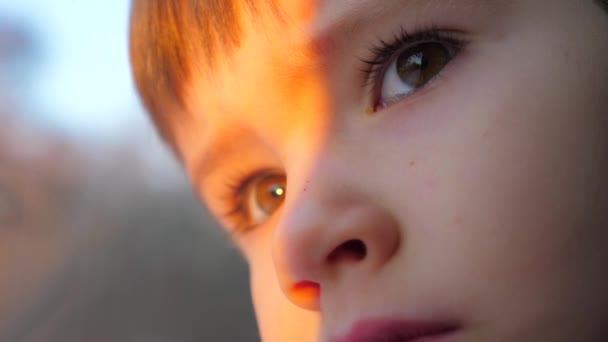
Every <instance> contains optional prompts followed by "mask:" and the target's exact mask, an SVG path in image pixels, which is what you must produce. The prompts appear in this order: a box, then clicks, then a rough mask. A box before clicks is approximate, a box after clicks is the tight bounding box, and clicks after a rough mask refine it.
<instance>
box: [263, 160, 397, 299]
mask: <svg viewBox="0 0 608 342" xmlns="http://www.w3.org/2000/svg"><path fill="white" fill-rule="evenodd" d="M350 174H351V176H348V175H349V173H348V172H347V170H340V168H331V167H329V168H325V167H317V168H316V170H315V171H313V172H311V173H309V175H308V176H309V177H305V178H304V179H303V180H302V181H299V182H298V184H297V185H295V186H291V185H293V184H290V185H289V186H288V189H289V190H288V196H287V200H286V202H285V203H284V205H285V206H284V208H283V213H282V217H281V220H280V222H279V223H278V225H277V228H276V230H275V233H274V237H273V258H274V262H275V267H276V269H277V274H278V275H279V281H280V283H281V288H282V289H283V292H284V293H285V295H286V296H287V297H288V298H289V300H291V301H292V302H293V303H294V304H296V305H298V306H300V307H303V308H306V309H310V310H319V306H320V298H321V296H323V290H324V289H325V288H329V287H331V288H334V289H337V288H339V287H340V286H344V285H345V284H350V285H349V286H352V284H356V283H358V282H359V281H370V280H371V281H373V276H374V274H375V273H377V272H378V271H379V270H380V269H382V268H383V266H385V265H386V264H387V263H388V262H389V261H390V260H391V259H392V258H393V256H394V255H395V254H396V253H397V251H398V250H399V246H400V245H401V243H400V241H401V238H402V237H401V233H400V229H399V222H398V220H397V218H396V217H395V216H393V215H392V214H391V212H390V210H388V209H386V208H384V207H383V206H382V204H381V203H378V202H376V201H374V198H378V196H379V195H380V194H378V191H379V190H378V189H377V188H374V187H373V184H366V182H365V180H364V179H357V178H358V177H356V176H354V177H353V176H352V172H351V173H350ZM371 182H373V179H372V180H371ZM368 183H370V182H368ZM294 192H295V193H294ZM290 196H291V197H290Z"/></svg>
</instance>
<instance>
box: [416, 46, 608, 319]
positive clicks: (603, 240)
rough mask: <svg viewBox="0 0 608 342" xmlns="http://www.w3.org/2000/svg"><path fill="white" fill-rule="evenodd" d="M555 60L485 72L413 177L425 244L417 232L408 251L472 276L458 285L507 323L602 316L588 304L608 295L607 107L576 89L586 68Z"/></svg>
mask: <svg viewBox="0 0 608 342" xmlns="http://www.w3.org/2000/svg"><path fill="white" fill-rule="evenodd" d="M494 62H495V63H498V64H502V63H504V64H505V65H508V61H507V60H504V61H501V60H499V59H497V60H495V61H494ZM562 62H563V63H560V61H555V60H554V61H552V62H550V63H549V62H546V61H544V60H543V59H542V58H540V57H539V58H538V59H537V60H535V59H534V58H532V59H529V60H528V61H527V63H528V64H526V65H522V66H520V67H519V68H517V69H514V70H503V71H501V70H491V69H488V70H487V71H488V72H487V73H485V74H484V75H479V78H478V79H476V80H475V79H474V80H471V82H470V85H471V87H470V88H468V89H460V90H457V91H455V92H454V93H453V94H452V95H450V99H449V100H446V102H444V103H443V104H442V108H443V109H444V113H447V114H449V115H446V117H449V119H446V120H444V122H442V123H441V124H445V122H448V121H450V122H449V126H448V125H444V126H442V127H441V128H440V129H438V130H437V131H441V135H439V134H437V136H436V138H437V139H438V140H435V142H433V143H432V144H431V143H429V144H428V147H429V148H428V149H426V151H432V152H433V154H432V155H431V156H430V157H429V158H428V160H427V161H426V166H425V165H421V167H424V168H422V169H421V171H420V172H419V173H416V174H414V177H415V178H414V179H413V183H414V184H415V185H414V186H415V187H416V188H417V189H419V190H418V193H421V194H423V195H424V197H423V198H426V200H425V201H424V202H421V203H420V204H417V203H414V204H413V205H414V206H417V208H418V211H419V212H423V213H424V215H421V216H420V217H421V218H420V225H421V226H424V227H426V228H427V230H426V231H425V232H424V234H427V235H425V236H424V237H420V238H418V236H422V234H418V235H416V234H417V233H416V232H413V233H412V234H413V235H412V239H418V240H416V241H417V242H419V243H418V246H419V247H416V246H417V244H416V243H415V241H412V246H414V247H412V248H413V249H415V251H413V252H412V253H417V254H418V256H419V258H420V259H426V260H429V259H431V260H432V259H433V258H437V257H438V255H440V256H439V257H440V258H445V259H447V260H450V261H451V263H450V265H451V269H452V271H453V273H454V274H459V275H462V274H466V275H468V276H467V277H463V276H460V277H459V280H458V282H461V283H462V284H460V287H462V288H465V289H469V290H467V291H468V292H467V293H468V295H469V296H470V297H471V298H478V299H479V302H480V303H481V304H480V305H487V307H486V311H487V312H488V313H489V315H494V314H495V315H496V318H497V319H502V320H505V321H508V320H512V321H518V322H520V323H521V324H528V323H523V321H526V322H539V321H543V320H544V321H549V320H551V319H554V318H555V319H557V318H556V317H558V316H559V315H562V316H563V315H567V314H568V311H571V312H574V313H577V315H579V314H580V316H576V317H582V316H584V315H583V312H594V313H593V314H591V316H593V315H595V314H596V313H598V312H603V313H599V314H597V315H595V317H600V315H602V314H605V313H606V312H605V311H606V309H601V308H599V307H598V305H596V304H594V303H597V302H602V301H604V302H605V300H606V299H607V297H606V295H605V293H606V289H607V288H608V279H607V278H608V277H605V276H604V274H605V271H603V270H604V267H605V263H606V261H607V260H608V252H606V249H605V248H604V246H605V245H606V244H607V243H608V229H607V228H608V227H606V221H607V215H608V211H607V210H606V209H607V208H608V177H606V175H608V141H607V139H606V135H607V134H606V132H608V127H607V125H606V120H605V119H604V116H605V113H606V111H605V109H603V108H608V103H604V104H601V105H598V103H597V102H598V101H597V99H598V98H605V95H603V96H604V97H602V94H601V92H600V89H602V88H603V89H605V85H604V86H598V85H597V84H595V85H593V86H590V85H588V84H585V82H582V81H580V80H579V77H582V78H587V79H593V77H591V76H590V74H588V75H585V74H584V73H585V72H591V71H592V70H591V69H593V68H591V67H590V68H589V70H571V71H570V72H569V73H568V72H566V71H564V69H563V68H562V67H561V66H563V65H567V64H568V63H566V61H562ZM570 63H573V61H570ZM574 64H576V65H584V63H578V62H576V63H574ZM484 70H485V69H484ZM594 70H595V69H594ZM570 73H574V74H570ZM581 73H583V76H580V74H581ZM549 79H550V80H552V82H550V83H547V82H546V80H549ZM604 82H605V81H604ZM482 84H484V85H487V84H492V86H491V87H481V86H479V85H482ZM513 84H517V85H519V86H517V87H514V86H513ZM489 89H490V90H489ZM462 99H467V101H463V100H462ZM448 102H449V104H448ZM604 102H606V101H604ZM438 110H439V109H438ZM412 226H415V224H412ZM433 234H434V235H435V236H434V237H433V238H432V239H431V238H429V237H428V235H433ZM424 239H426V240H424ZM425 241H434V242H425ZM430 243H435V244H436V245H434V246H430V245H429V244H430ZM437 244H443V245H441V246H438V245H437ZM438 251H439V252H438ZM473 279H475V281H473ZM480 279H482V280H483V281H479V280H480ZM455 285H456V284H455ZM456 286H457V287H458V285H456ZM598 295H599V296H600V297H602V298H600V299H598ZM484 301H485V303H486V304H483V303H484ZM490 303H492V304H491V305H490ZM497 304H499V305H497ZM522 306H525V307H526V308H527V310H526V312H525V314H522V313H521V312H520V311H521V307H522ZM497 307H499V308H500V309H497ZM518 312H519V313H518ZM532 316H533V317H535V318H534V319H531V318H530V317H532Z"/></svg>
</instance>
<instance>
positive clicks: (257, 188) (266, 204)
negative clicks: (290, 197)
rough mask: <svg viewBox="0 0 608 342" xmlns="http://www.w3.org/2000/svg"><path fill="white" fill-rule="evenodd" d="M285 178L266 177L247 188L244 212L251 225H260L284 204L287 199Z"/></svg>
mask: <svg viewBox="0 0 608 342" xmlns="http://www.w3.org/2000/svg"><path fill="white" fill-rule="evenodd" d="M285 183H286V182H285V176H281V175H266V176H261V177H260V178H257V179H254V180H253V181H252V182H251V183H250V185H249V186H248V187H246V188H245V193H244V194H243V195H244V196H245V197H244V199H245V203H244V208H243V209H244V211H245V215H246V217H248V218H249V221H250V224H251V225H259V224H261V223H263V222H265V221H267V220H268V218H269V217H270V216H272V214H273V213H274V212H275V211H276V210H277V209H278V208H279V207H280V206H281V204H283V200H284V199H285V192H286V188H285V186H286V184H285Z"/></svg>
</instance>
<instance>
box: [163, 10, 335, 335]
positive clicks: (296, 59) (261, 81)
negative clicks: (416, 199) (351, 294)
mask: <svg viewBox="0 0 608 342" xmlns="http://www.w3.org/2000/svg"><path fill="white" fill-rule="evenodd" d="M281 5H282V7H281V13H282V15H283V20H277V18H276V17H274V16H273V15H271V14H270V13H262V14H260V15H259V16H258V17H256V18H255V21H252V20H251V18H249V17H247V16H246V15H245V14H244V12H241V18H242V19H241V23H242V24H243V39H242V43H241V45H240V47H239V49H238V50H236V51H234V55H233V56H231V58H229V59H225V60H222V61H220V62H219V63H218V68H217V69H216V70H214V75H212V76H210V77H208V75H200V76H198V75H197V76H196V77H194V78H193V82H192V84H191V86H190V87H189V88H188V89H190V92H189V93H188V94H186V97H187V101H186V102H187V107H188V108H205V110H206V111H211V112H213V114H212V115H207V114H206V113H197V112H192V114H194V115H190V116H189V118H190V120H192V121H186V120H184V121H182V122H180V123H179V124H178V126H177V127H175V130H176V134H175V137H176V140H177V144H178V146H181V148H180V150H181V151H180V153H181V154H182V158H181V159H182V160H184V161H187V162H189V164H188V165H186V167H187V169H188V172H189V173H190V177H191V179H193V180H196V179H197V178H198V177H197V176H198V174H199V171H200V170H197V166H198V165H204V164H205V163H206V162H205V158H210V155H215V156H219V157H218V158H219V159H224V158H228V159H230V158H232V159H231V160H233V159H234V160H235V161H234V163H233V162H230V164H229V165H230V167H229V168H228V167H219V168H215V166H211V169H210V171H209V174H210V175H209V176H208V177H207V176H206V175H203V176H202V178H201V179H202V180H201V181H200V182H197V183H198V185H197V186H206V184H207V183H206V182H205V181H204V179H206V178H209V179H214V176H213V174H214V173H218V174H219V173H223V172H227V171H230V170H231V169H235V168H236V169H238V168H239V165H238V164H239V163H246V161H245V160H247V158H248V157H247V156H248V151H250V150H247V149H248V148H252V147H251V146H262V147H260V148H259V149H261V150H262V152H263V153H267V154H272V155H273V156H274V158H275V159H276V160H277V161H278V163H277V165H288V164H289V165H290V167H294V168H298V169H299V170H307V169H310V168H311V167H312V164H313V163H314V158H315V155H316V154H317V153H316V151H317V150H318V148H319V147H320V146H322V145H323V141H324V140H325V139H326V132H327V131H328V127H329V125H330V124H331V123H330V122H329V119H330V117H331V116H330V115H328V112H329V111H330V110H331V103H330V99H329V97H328V94H329V92H328V90H327V88H328V86H327V81H326V76H325V74H324V72H323V65H322V63H321V58H320V57H319V53H322V52H323V49H319V46H318V44H315V43H312V42H311V39H310V32H308V31H307V30H306V29H303V28H306V27H308V25H307V23H308V22H309V21H311V18H313V14H314V3H313V2H303V1H288V0H284V1H282V3H281ZM220 117H221V120H220V119H218V118H220ZM294 118H297V120H294ZM192 127H197V129H196V130H195V129H192ZM269 131H270V132H271V133H269ZM226 140H229V141H234V140H236V141H237V144H239V143H238V141H239V140H241V141H242V142H241V143H240V144H241V145H239V147H238V149H235V150H238V151H239V152H238V153H232V156H228V155H230V153H229V151H226V153H222V150H221V147H220V146H222V145H224V146H226ZM250 142H251V143H250ZM264 146H279V147H280V148H279V150H275V151H270V150H264ZM214 149H215V150H216V152H217V150H218V149H220V150H219V153H213V152H212V151H213V150H214ZM256 151H258V147H256ZM285 151H290V154H289V155H287V153H286V152H285ZM298 151H301V153H300V154H299V156H298V158H297V160H298V163H291V164H290V163H288V162H287V160H288V159H289V158H290V156H293V154H294V153H295V154H298ZM304 151H305V152H304ZM262 152H256V153H262ZM303 153H306V155H305V157H302V154H303ZM235 154H236V156H234V155H235ZM221 163H223V161H218V162H217V163H216V162H215V160H214V164H221ZM295 164H297V165H295ZM216 169H217V172H216V171H215V170H216ZM283 172H285V174H286V175H289V170H284V171H283ZM299 174H300V175H304V174H306V172H300V173H299ZM213 183H214V181H209V184H208V185H209V186H213ZM304 183H305V180H304V179H295V178H294V177H292V178H289V177H288V186H289V191H286V192H285V193H286V194H297V193H298V192H300V191H302V189H303V187H304ZM289 198H290V196H287V197H286V200H285V201H286V203H287V202H289ZM286 203H284V204H286ZM274 230H275V227H274V225H273V224H272V223H271V224H268V225H266V226H265V227H264V228H260V229H259V230H258V231H257V232H256V234H254V235H252V237H251V238H254V239H260V240H261V241H265V243H263V244H262V245H261V246H260V248H259V249H256V250H248V249H247V247H246V246H245V245H243V246H242V250H243V253H244V254H246V255H247V259H248V261H249V263H250V266H251V269H250V276H251V279H252V281H251V284H252V289H251V291H252V294H253V297H254V302H255V304H256V305H255V308H256V315H258V317H259V316H261V315H264V316H265V317H266V319H264V320H258V321H259V324H260V325H261V326H260V331H261V334H262V339H263V340H264V341H268V342H282V341H292V342H300V341H301V342H310V341H314V340H316V338H317V336H318V333H319V331H318V327H319V326H320V319H319V315H318V313H316V312H311V311H307V310H304V309H302V308H299V307H297V306H296V305H294V304H293V303H291V302H290V301H289V300H288V299H287V296H285V295H282V294H281V295H279V294H280V293H281V292H284V293H290V294H293V292H294V291H295V292H297V293H299V295H297V296H296V297H297V298H301V299H302V300H303V301H308V302H311V303H316V302H317V301H318V297H319V289H318V288H317V289H313V288H311V287H302V288H298V287H294V288H281V286H280V284H293V283H294V282H292V281H285V278H287V277H289V276H288V275H287V274H285V273H281V272H279V273H277V270H285V269H286V268H285V267H283V266H279V265H276V263H277V262H279V261H280V260H285V258H282V257H280V256H281V255H283V254H284V253H285V252H284V251H282V250H280V249H277V248H275V249H274V250H273V247H276V245H275V246H273V244H272V243H271V242H272V241H273V239H272V238H269V237H268V236H269V235H270V236H272V235H273V232H274ZM248 245H250V244H248ZM254 266H255V267H254ZM277 278H278V280H277ZM255 279H265V280H266V281H255ZM256 284H257V285H261V284H265V285H263V286H257V287H256V286H255V285H256ZM311 289H312V290H311ZM256 293H257V294H258V295H256ZM261 293H275V294H276V295H260V294H261ZM270 316H272V317H271V319H268V317H270ZM294 318H297V319H294ZM265 324H271V325H272V327H268V326H267V327H264V325H265ZM264 332H272V333H271V336H264ZM294 336H295V337H296V339H294Z"/></svg>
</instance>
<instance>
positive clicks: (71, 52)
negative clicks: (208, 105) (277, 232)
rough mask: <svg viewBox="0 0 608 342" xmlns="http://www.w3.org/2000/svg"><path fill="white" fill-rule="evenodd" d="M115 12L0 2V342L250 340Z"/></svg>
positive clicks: (91, 5) (232, 263) (34, 0)
mask: <svg viewBox="0 0 608 342" xmlns="http://www.w3.org/2000/svg"><path fill="white" fill-rule="evenodd" d="M128 11H129V2H128V1H125V0H103V1H102V0H97V1H95V0H87V1H73V0H53V1H46V0H0V341H2V342H4V341H7V342H21V341H24V342H25V341H27V342H30V341H32V342H37V341H53V342H54V341H57V342H72V341H74V342H76V341H78V342H82V341H87V342H96V341H104V342H106V341H125V342H127V341H128V342H131V341H137V342H139V341H145V342H165V341H176V342H180V341H185V342H189V341H244V342H246V341H258V340H259V338H258V337H257V336H258V335H257V331H256V327H255V321H254V318H253V311H252V309H251V304H250V301H251V299H250V297H249V289H248V274H247V269H246V267H245V265H244V263H243V261H242V260H241V258H240V256H239V255H238V253H237V252H236V250H235V249H234V248H233V247H231V246H230V244H229V242H228V240H227V238H226V237H225V236H224V235H223V234H222V233H221V231H220V229H219V228H218V227H217V226H216V225H215V224H213V223H212V222H211V221H210V220H209V219H208V216H207V215H206V214H205V212H204V210H203V209H201V208H200V205H199V203H198V202H197V201H196V199H195V197H194V195H193V194H192V192H191V191H190V189H189V188H188V184H187V182H186V180H185V177H184V174H183V173H182V171H181V170H180V169H179V167H178V166H177V163H176V162H175V161H174V160H173V159H172V157H171V156H170V155H169V153H168V151H167V150H166V149H165V147H164V146H163V145H162V144H161V143H160V141H159V139H158V138H157V136H156V134H155V133H154V131H153V129H152V127H151V124H150V123H149V122H148V121H147V119H146V116H145V113H144V112H143V110H142V108H141V107H140V105H139V102H138V100H137V97H136V94H135V91H134V89H133V85H132V81H131V79H130V74H129V65H128V60H127V21H128Z"/></svg>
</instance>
